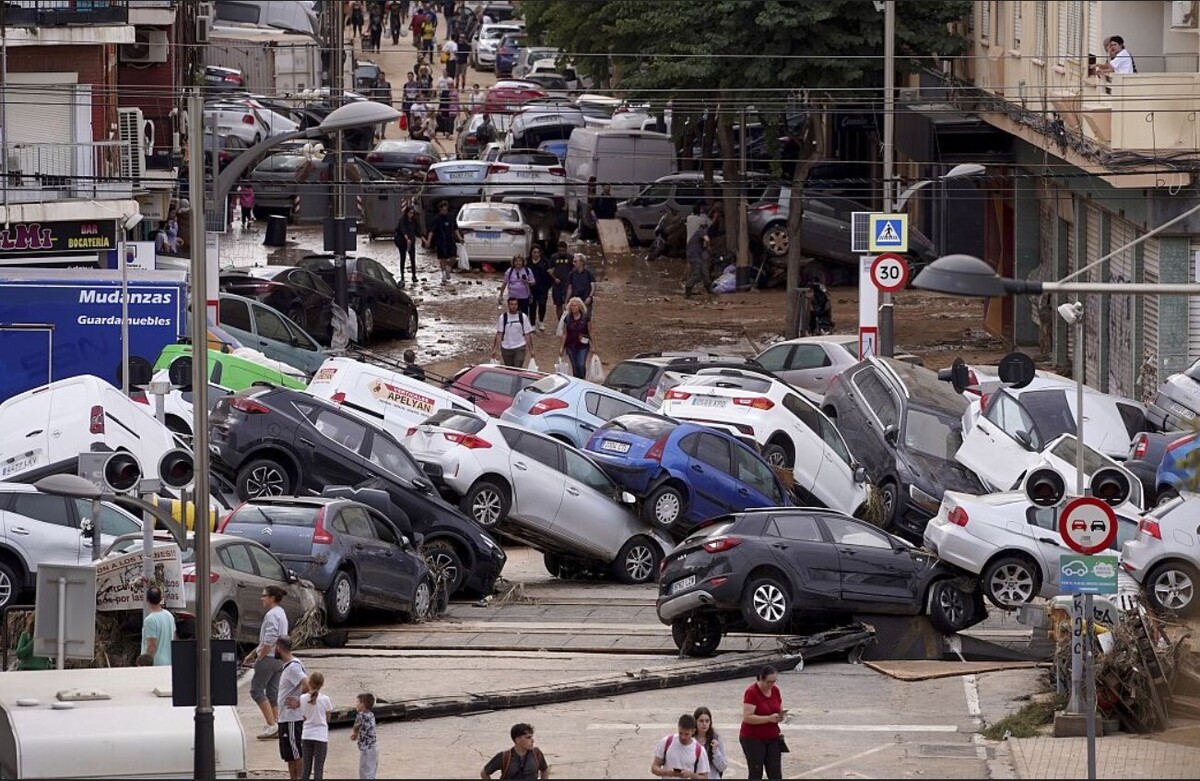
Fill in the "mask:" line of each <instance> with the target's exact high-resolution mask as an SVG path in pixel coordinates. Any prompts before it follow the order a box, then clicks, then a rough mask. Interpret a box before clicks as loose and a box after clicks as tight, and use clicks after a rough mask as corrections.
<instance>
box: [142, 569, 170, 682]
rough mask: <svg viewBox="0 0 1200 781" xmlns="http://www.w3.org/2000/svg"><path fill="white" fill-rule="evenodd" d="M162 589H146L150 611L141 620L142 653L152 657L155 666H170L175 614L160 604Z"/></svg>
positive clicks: (153, 587)
mask: <svg viewBox="0 0 1200 781" xmlns="http://www.w3.org/2000/svg"><path fill="white" fill-rule="evenodd" d="M162 599H163V595H162V589H160V588H159V587H158V586H151V587H150V588H148V589H146V604H147V606H149V608H150V612H149V613H147V614H146V618H145V619H144V620H143V621H142V653H144V654H149V655H150V656H153V657H154V666H155V667H160V666H162V667H170V666H171V641H172V640H174V639H175V616H173V615H171V611H169V610H164V609H163V606H162Z"/></svg>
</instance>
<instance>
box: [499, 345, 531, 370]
mask: <svg viewBox="0 0 1200 781" xmlns="http://www.w3.org/2000/svg"><path fill="white" fill-rule="evenodd" d="M500 360H501V361H502V362H503V363H504V365H505V366H516V367H517V368H521V367H523V366H524V365H525V348H524V347H515V348H513V349H511V350H510V349H508V348H507V347H501V348H500Z"/></svg>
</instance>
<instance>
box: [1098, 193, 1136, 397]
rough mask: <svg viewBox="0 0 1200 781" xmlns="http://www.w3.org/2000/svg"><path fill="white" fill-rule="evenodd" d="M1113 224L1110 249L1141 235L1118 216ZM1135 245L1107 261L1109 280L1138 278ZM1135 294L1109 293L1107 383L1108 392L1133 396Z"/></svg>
mask: <svg viewBox="0 0 1200 781" xmlns="http://www.w3.org/2000/svg"><path fill="white" fill-rule="evenodd" d="M1109 225H1110V235H1111V237H1112V238H1111V240H1110V242H1109V251H1110V252H1111V251H1112V250H1115V249H1117V248H1118V247H1123V246H1125V245H1126V244H1128V243H1129V242H1131V241H1133V240H1134V239H1136V238H1137V237H1138V234H1139V231H1138V229H1137V227H1136V226H1134V224H1133V223H1131V222H1129V221H1128V220H1123V219H1121V218H1119V217H1113V218H1112V220H1111V222H1110V223H1109ZM1135 257H1136V253H1135V249H1128V250H1125V251H1124V252H1120V253H1118V254H1116V255H1114V256H1113V257H1112V258H1111V259H1110V260H1109V261H1108V280H1106V281H1109V282H1136V281H1138V280H1135V279H1134V258H1135ZM1134 307H1135V302H1134V296H1109V297H1108V322H1107V323H1106V324H1105V328H1106V329H1107V333H1106V336H1107V344H1108V377H1107V379H1108V385H1107V387H1105V388H1104V390H1106V391H1107V392H1109V393H1115V394H1117V395H1120V396H1128V397H1133V396H1134V393H1135V392H1134V380H1135V379H1136V377H1137V361H1138V358H1139V357H1140V355H1139V353H1140V351H1139V350H1138V345H1137V344H1136V334H1135V331H1134V328H1135V325H1134V318H1135V316H1136V311H1135V308H1134Z"/></svg>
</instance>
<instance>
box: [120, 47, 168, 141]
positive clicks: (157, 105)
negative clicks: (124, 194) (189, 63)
mask: <svg viewBox="0 0 1200 781" xmlns="http://www.w3.org/2000/svg"><path fill="white" fill-rule="evenodd" d="M138 29H142V28H138ZM157 29H162V30H165V31H166V33H167V61H166V62H157V63H147V64H145V65H134V64H131V63H127V62H125V63H118V65H117V83H118V84H119V85H120V90H121V98H120V103H121V108H140V109H141V110H142V116H144V117H145V118H146V119H148V120H150V121H151V122H153V123H154V145H155V148H157V149H160V150H161V149H163V148H168V149H169V148H170V146H171V109H173V108H175V106H176V100H175V97H174V92H175V75H174V74H175V61H176V59H177V58H176V49H177V48H178V47H176V46H175V40H174V39H175V31H174V30H173V29H172V28H170V27H166V28H157ZM146 151H147V152H149V151H150V150H146Z"/></svg>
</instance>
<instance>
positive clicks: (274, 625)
mask: <svg viewBox="0 0 1200 781" xmlns="http://www.w3.org/2000/svg"><path fill="white" fill-rule="evenodd" d="M286 596H287V592H286V591H284V590H283V589H282V588H281V587H279V586H267V587H266V588H264V589H263V591H262V594H260V595H259V601H260V602H261V603H262V609H263V612H264V614H265V615H264V616H263V622H262V625H261V626H260V627H259V628H258V645H257V646H255V648H254V650H253V651H251V652H250V653H248V654H247V655H246V658H245V659H243V660H242V664H244V665H247V666H251V665H253V667H254V676H253V677H252V678H251V679H250V699H252V700H254V702H255V703H256V704H257V705H258V709H259V710H260V711H262V715H263V718H264V719H266V721H267V726H266V727H264V728H263V729H262V731H260V732H259V733H258V739H259V740H270V739H271V738H273V737H275V736H276V735H278V734H279V728H278V717H279V708H278V707H277V706H276V703H277V702H278V700H279V674H280V670H282V669H283V664H282V663H281V662H280V661H279V659H277V658H276V656H275V645H276V642H277V641H278V640H279V638H281V637H283V636H285V635H286V634H287V633H288V619H287V613H285V612H284V611H283V608H282V607H280V604H279V603H281V602H283V599H284V597H286ZM296 745H297V746H299V745H300V744H299V743H297V744H296ZM297 756H299V754H297Z"/></svg>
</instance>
